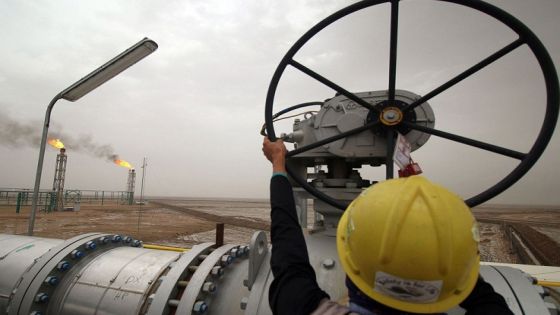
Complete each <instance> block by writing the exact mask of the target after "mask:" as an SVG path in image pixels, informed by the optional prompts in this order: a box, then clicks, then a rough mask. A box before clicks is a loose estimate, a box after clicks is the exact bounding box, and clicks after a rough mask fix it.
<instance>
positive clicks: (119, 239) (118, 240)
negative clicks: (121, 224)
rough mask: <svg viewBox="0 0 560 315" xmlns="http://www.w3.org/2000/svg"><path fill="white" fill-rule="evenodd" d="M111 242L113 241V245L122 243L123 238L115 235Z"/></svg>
mask: <svg viewBox="0 0 560 315" xmlns="http://www.w3.org/2000/svg"><path fill="white" fill-rule="evenodd" d="M111 241H112V242H113V243H117V242H120V241H122V236H120V235H113V237H112V238H111Z"/></svg>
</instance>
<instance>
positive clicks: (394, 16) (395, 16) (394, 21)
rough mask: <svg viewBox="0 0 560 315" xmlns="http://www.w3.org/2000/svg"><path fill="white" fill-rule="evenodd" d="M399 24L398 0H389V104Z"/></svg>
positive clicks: (395, 62)
mask: <svg viewBox="0 0 560 315" xmlns="http://www.w3.org/2000/svg"><path fill="white" fill-rule="evenodd" d="M398 25H399V0H392V1H391V35H390V43H389V47H390V48H389V49H390V50H389V104H390V105H392V104H393V101H394V100H395V81H396V78H397V75H396V72H397V34H398Z"/></svg>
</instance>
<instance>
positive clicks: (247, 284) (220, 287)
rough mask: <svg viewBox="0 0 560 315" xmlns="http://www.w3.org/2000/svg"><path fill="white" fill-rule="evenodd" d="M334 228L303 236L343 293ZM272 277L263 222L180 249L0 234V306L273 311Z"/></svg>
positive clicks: (529, 287)
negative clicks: (245, 240) (235, 240)
mask: <svg viewBox="0 0 560 315" xmlns="http://www.w3.org/2000/svg"><path fill="white" fill-rule="evenodd" d="M333 237H334V234H333V231H331V230H329V229H326V230H324V231H321V232H314V233H311V234H308V235H306V241H307V245H308V249H309V255H310V262H311V264H312V266H313V268H314V269H315V272H316V275H317V281H318V282H319V285H320V286H321V288H323V289H324V290H325V291H326V292H327V293H328V294H329V295H330V296H331V298H332V299H333V300H336V301H343V300H345V299H346V298H347V292H346V288H345V286H344V277H345V275H344V271H343V270H342V268H341V265H340V263H339V261H338V255H337V252H336V246H335V245H334V242H333V241H332V239H333ZM481 275H482V276H483V277H484V278H485V280H486V281H488V282H489V283H491V284H492V286H493V287H494V289H495V290H496V291H497V292H499V293H500V294H502V295H503V296H504V297H505V298H506V301H507V302H508V304H509V306H510V308H511V309H512V310H513V311H514V313H516V314H524V313H525V314H545V312H552V313H554V312H556V311H557V306H556V305H552V304H550V303H546V302H545V301H544V300H543V298H544V296H545V291H544V290H543V288H542V287H540V286H538V285H534V284H533V281H532V280H533V279H531V278H530V277H529V276H528V275H527V274H525V273H523V272H521V271H520V270H518V269H515V268H510V267H502V266H500V267H498V266H482V267H481ZM272 280H273V276H272V272H271V270H270V247H269V246H268V244H267V237H266V234H265V233H264V232H256V233H255V234H254V235H253V237H252V239H251V240H250V242H249V244H248V245H232V244H226V245H222V246H219V247H215V246H214V244H212V243H203V244H200V245H196V246H194V247H193V248H192V249H190V250H189V251H186V252H182V253H181V252H175V251H163V250H153V249H146V248H142V243H141V242H140V241H138V240H134V239H132V238H131V237H126V236H125V237H123V236H120V235H113V234H101V233H89V234H83V235H79V236H76V237H74V238H71V239H68V240H65V241H64V240H57V239H47V238H38V237H29V236H14V235H4V234H0V314H9V315H15V314H22V315H41V314H57V315H58V314H76V315H81V314H149V315H161V314H163V315H166V314H261V315H263V314H272V312H271V310H270V307H269V305H268V289H269V287H270V284H271V282H272ZM448 314H464V310H462V309H460V308H458V307H457V308H454V309H452V310H449V312H448Z"/></svg>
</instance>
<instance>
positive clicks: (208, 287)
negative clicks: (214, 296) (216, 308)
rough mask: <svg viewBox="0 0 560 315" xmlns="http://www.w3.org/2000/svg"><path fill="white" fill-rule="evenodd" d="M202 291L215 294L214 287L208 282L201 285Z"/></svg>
mask: <svg viewBox="0 0 560 315" xmlns="http://www.w3.org/2000/svg"><path fill="white" fill-rule="evenodd" d="M202 291H203V292H206V293H214V292H216V285H215V284H214V283H212V282H210V281H208V282H204V284H203V285H202Z"/></svg>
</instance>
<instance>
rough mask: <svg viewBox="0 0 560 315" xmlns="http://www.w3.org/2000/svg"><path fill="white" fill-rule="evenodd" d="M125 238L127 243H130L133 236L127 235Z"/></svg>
mask: <svg viewBox="0 0 560 315" xmlns="http://www.w3.org/2000/svg"><path fill="white" fill-rule="evenodd" d="M123 240H124V242H125V243H130V242H132V237H130V236H126V237H125V238H124V239H123Z"/></svg>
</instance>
